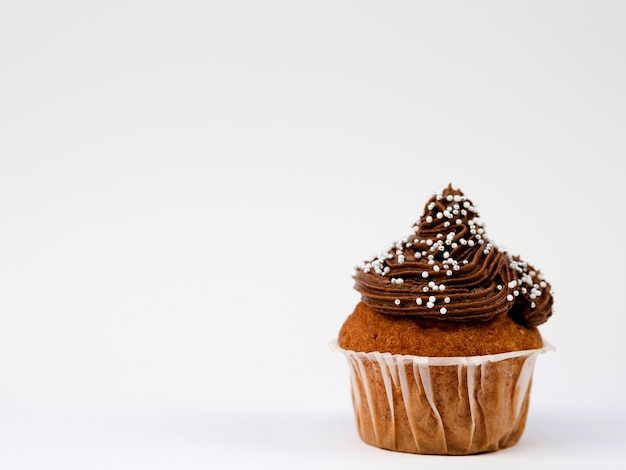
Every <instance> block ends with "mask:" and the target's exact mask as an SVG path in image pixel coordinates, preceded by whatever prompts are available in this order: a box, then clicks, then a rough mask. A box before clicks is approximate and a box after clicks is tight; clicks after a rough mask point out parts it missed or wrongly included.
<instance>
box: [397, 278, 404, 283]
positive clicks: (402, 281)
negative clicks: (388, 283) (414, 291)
mask: <svg viewBox="0 0 626 470" xmlns="http://www.w3.org/2000/svg"><path fill="white" fill-rule="evenodd" d="M396 284H404V279H402V278H401V277H399V278H398V279H396Z"/></svg>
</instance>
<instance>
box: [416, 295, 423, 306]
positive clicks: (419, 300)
mask: <svg viewBox="0 0 626 470" xmlns="http://www.w3.org/2000/svg"><path fill="white" fill-rule="evenodd" d="M415 303H416V304H417V305H422V299H421V298H419V297H418V298H417V299H415Z"/></svg>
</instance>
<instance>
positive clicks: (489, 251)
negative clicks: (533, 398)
mask: <svg viewBox="0 0 626 470" xmlns="http://www.w3.org/2000/svg"><path fill="white" fill-rule="evenodd" d="M354 279H355V289H356V290H357V291H358V292H359V293H360V294H361V300H360V302H359V303H358V304H357V305H356V308H355V310H354V312H353V313H352V314H351V315H350V316H349V317H348V318H347V319H346V320H345V322H344V324H343V326H342V327H341V330H340V332H339V337H338V340H337V343H338V346H339V349H340V350H341V351H342V352H343V353H344V354H345V355H346V357H347V359H348V364H349V366H350V371H351V385H352V400H353V404H354V411H355V416H356V422H357V428H358V431H359V434H360V436H361V439H362V440H363V441H365V442H366V443H368V444H371V445H374V446H377V447H381V448H384V449H390V450H396V451H401V452H412V453H420V454H449V455H466V454H475V453H480V452H492V451H496V450H500V449H504V448H507V447H510V446H512V445H514V444H515V443H517V441H518V440H519V439H520V437H521V435H522V432H523V430H524V426H525V423H526V416H527V412H528V400H529V393H530V388H531V381H532V372H533V367H534V364H535V360H536V358H537V356H538V355H539V354H541V353H542V352H544V351H546V350H547V349H548V346H547V345H545V344H544V342H543V340H542V337H541V334H540V332H539V330H538V328H537V326H538V325H540V324H542V323H544V322H545V321H546V320H547V319H548V318H549V317H550V316H551V314H552V303H553V299H552V294H551V290H550V285H549V284H548V282H547V281H546V280H545V279H544V277H543V275H542V274H541V272H540V271H539V270H538V269H536V268H534V267H533V266H531V265H530V264H528V263H527V262H525V261H523V260H522V259H521V258H520V257H519V256H514V255H512V254H510V253H509V252H508V251H507V250H504V249H502V248H499V247H498V246H497V245H496V244H494V243H493V242H492V241H491V240H489V238H488V237H487V235H486V233H485V230H484V227H483V225H482V224H481V221H480V219H479V216H478V212H477V211H476V208H475V207H474V205H473V203H472V202H471V201H470V200H469V199H468V198H466V197H465V195H464V194H463V192H462V191H460V190H459V189H455V188H453V187H452V186H451V185H449V186H448V187H447V188H445V189H444V190H443V191H442V192H441V193H440V194H436V195H434V196H433V197H432V198H431V199H430V200H429V201H428V202H427V203H426V206H425V209H424V212H423V214H422V216H421V217H420V218H419V220H418V221H417V222H416V223H415V224H414V226H413V233H412V235H410V236H408V237H406V238H404V239H401V240H399V241H397V242H395V243H394V244H393V245H392V246H391V247H390V248H389V249H388V250H387V251H385V252H384V253H382V254H381V255H379V256H377V257H375V258H373V259H371V260H369V261H366V262H364V263H363V264H361V265H360V266H358V267H357V268H356V273H355V275H354Z"/></svg>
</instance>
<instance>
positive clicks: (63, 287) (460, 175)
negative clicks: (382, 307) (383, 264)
mask: <svg viewBox="0 0 626 470" xmlns="http://www.w3.org/2000/svg"><path fill="white" fill-rule="evenodd" d="M624 24H626V6H625V4H624V3H623V2H618V1H614V2H610V1H587V2H582V1H556V0H553V1H525V2H504V1H472V2H420V1H405V2H394V1H388V2H371V1H368V2H365V1H352V2H348V1H323V0H320V1H316V2H290V1H283V2H280V1H267V2H253V1H230V2H211V1H208V2H206V1H205V2H201V1H197V2H191V1H176V2H174V1H158V2H156V1H155V2H149V1H108V2H79V1H75V2H70V1H58V2H43V1H40V2H29V1H2V2H0V467H1V468H3V469H4V468H7V469H35V468H36V469H39V468H45V469H48V468H54V469H57V468H58V469H75V468H76V469H78V468H80V469H84V468H89V469H96V468H98V469H99V468H116V469H125V468H133V469H136V468H273V469H276V468H309V467H310V468H319V467H321V466H322V465H324V466H326V467H330V468H332V467H333V466H335V465H336V466H338V467H339V466H341V468H345V467H346V465H348V464H350V465H354V468H357V466H358V467H359V468H384V467H387V466H391V465H393V466H394V467H395V468H416V467H417V466H420V465H424V464H426V465H427V466H428V468H444V467H446V468H449V467H450V466H452V467H454V466H455V465H458V464H459V460H458V459H456V458H442V457H430V456H415V455H404V454H396V453H391V452H386V451H381V450H379V449H375V448H372V447H369V446H366V445H365V444H362V443H361V442H360V441H359V439H358V437H357V434H356V428H355V425H354V422H353V417H352V408H351V403H350V396H349V381H348V368H347V365H346V363H345V360H344V358H343V357H341V356H340V355H339V354H337V353H332V352H330V350H329V348H328V341H329V340H330V339H332V338H334V337H335V336H336V334H337V331H338V330H339V327H340V326H341V323H342V322H343V320H344V318H345V317H346V316H347V315H348V314H349V313H350V312H351V310H352V308H353V307H354V305H355V304H356V302H357V301H358V294H357V293H356V292H355V291H354V290H352V279H351V275H352V269H353V266H354V265H355V264H357V263H359V262H361V261H362V260H364V259H365V258H369V257H371V256H372V255H374V254H376V253H378V252H379V251H380V250H382V249H384V248H386V246H387V245H388V243H390V242H392V241H393V240H395V239H396V238H399V237H401V236H404V235H407V234H408V233H410V227H411V225H412V223H413V222H414V221H415V220H416V219H417V217H418V216H419V215H420V213H421V211H422V208H423V206H424V203H425V202H426V200H427V199H428V198H429V197H430V195H431V194H432V193H433V192H436V191H439V190H441V189H442V188H443V187H444V186H446V185H447V184H448V182H450V181H451V182H453V184H454V185H456V186H459V187H461V188H462V189H463V190H464V191H465V193H466V195H467V196H468V197H470V199H472V200H473V201H474V203H475V204H476V205H477V206H478V208H479V210H480V212H481V216H482V218H483V220H484V221H485V222H486V225H487V233H488V235H489V236H490V238H491V239H492V240H493V241H495V242H496V243H498V244H500V245H504V246H506V247H507V248H510V249H511V250H512V251H513V252H516V253H520V254H522V256H523V257H524V258H525V259H526V260H528V261H529V262H531V263H532V264H534V265H536V266H537V267H539V268H540V269H541V270H542V271H543V272H544V273H545V274H546V276H547V278H548V280H549V281H551V283H552V285H553V287H554V290H555V291H556V306H555V307H556V313H555V315H554V316H553V318H552V319H550V321H549V322H548V323H546V324H545V325H544V326H542V328H541V330H542V332H543V335H544V337H545V338H547V339H548V340H550V342H552V343H554V344H555V345H556V346H557V352H556V353H551V354H548V355H545V356H542V357H541V358H539V360H538V362H537V368H536V371H535V382H534V388H533V395H532V404H531V410H530V415H529V421H528V426H527V429H526V433H525V435H524V437H523V439H522V441H521V442H520V443H519V444H518V445H517V446H516V447H514V448H512V449H509V450H506V451H503V452H498V453H496V454H489V455H483V456H476V457H468V458H462V463H463V465H465V466H466V467H467V468H475V467H476V468H478V467H480V468H483V469H484V468H501V467H502V465H507V466H513V465H516V464H520V465H524V466H528V465H531V464H532V465H533V466H534V468H554V466H555V465H557V464H559V465H561V464H563V465H564V467H563V468H566V467H567V468H575V467H576V466H579V467H580V468H588V467H589V466H590V465H591V464H597V463H602V462H603V461H605V462H617V461H620V460H621V461H626V454H625V453H624V451H623V450H621V445H622V443H623V441H624V438H625V437H626V433H625V431H624V426H623V424H622V423H623V422H624V419H626V404H625V403H624V398H623V397H624V395H625V392H626V381H625V380H624V372H625V368H624V366H623V342H624V340H623V331H624V327H625V326H626V322H625V320H624V318H625V317H624V315H625V314H626V312H625V310H624V298H623V292H624V287H623V282H624V278H625V274H626V271H625V269H626V268H625V262H626V256H625V255H626V253H625V249H624V242H623V238H624V235H623V229H624V218H625V215H624V208H625V204H626V195H625V192H624V189H623V178H624V177H623V171H622V170H621V166H620V160H623V159H624V157H625V156H626V132H625V130H626V87H625V86H624V83H626V61H625V57H626V32H625V28H624ZM473 466H475V467H473Z"/></svg>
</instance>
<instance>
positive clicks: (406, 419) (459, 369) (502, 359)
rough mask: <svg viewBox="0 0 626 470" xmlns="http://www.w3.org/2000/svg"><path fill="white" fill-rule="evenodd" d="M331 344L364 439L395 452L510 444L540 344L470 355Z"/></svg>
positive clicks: (454, 451) (450, 451) (520, 422)
mask: <svg viewBox="0 0 626 470" xmlns="http://www.w3.org/2000/svg"><path fill="white" fill-rule="evenodd" d="M338 349H339V350H340V351H341V352H343V353H344V354H345V356H346V357H347V359H348V364H349V365H350V371H351V385H352V401H353V404H354V412H355V416H356V422H357V427H358V430H359V435H360V436H361V439H362V440H363V441H364V442H366V443H367V444H371V445H373V446H376V447H380V448H383V449H389V450H394V451H399V452H411V453H418V454H445V455H467V454H476V453H481V452H493V451H497V450H500V449H505V448H507V447H511V446H513V445H514V444H516V443H517V442H518V440H519V439H520V437H521V435H522V433H523V431H524V426H525V424H526V415H527V412H528V400H529V394H530V388H531V382H532V373H533V369H534V364H535V360H536V358H537V356H538V355H539V354H540V353H542V352H545V351H546V350H547V349H548V348H542V349H533V350H530V351H515V352H510V353H502V354H494V355H486V356H472V357H420V356H409V355H398V354H395V355H394V354H390V353H380V352H370V353H362V352H354V351H347V350H343V349H340V348H338Z"/></svg>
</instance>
